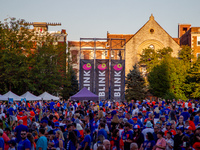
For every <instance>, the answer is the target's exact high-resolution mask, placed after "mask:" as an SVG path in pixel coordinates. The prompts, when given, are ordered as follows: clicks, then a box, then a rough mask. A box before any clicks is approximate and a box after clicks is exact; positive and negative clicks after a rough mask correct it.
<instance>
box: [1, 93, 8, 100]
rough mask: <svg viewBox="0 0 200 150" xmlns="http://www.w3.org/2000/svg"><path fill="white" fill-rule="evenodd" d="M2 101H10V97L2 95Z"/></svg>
mask: <svg viewBox="0 0 200 150" xmlns="http://www.w3.org/2000/svg"><path fill="white" fill-rule="evenodd" d="M0 101H8V97H6V96H3V95H1V94H0Z"/></svg>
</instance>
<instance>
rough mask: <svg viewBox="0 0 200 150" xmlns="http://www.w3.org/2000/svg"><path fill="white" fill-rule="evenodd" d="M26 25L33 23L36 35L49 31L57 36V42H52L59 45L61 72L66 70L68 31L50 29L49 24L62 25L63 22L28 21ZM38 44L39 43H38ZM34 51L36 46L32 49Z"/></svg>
mask: <svg viewBox="0 0 200 150" xmlns="http://www.w3.org/2000/svg"><path fill="white" fill-rule="evenodd" d="M25 24H26V25H32V26H33V29H30V30H31V31H33V32H34V34H35V35H39V36H41V37H42V36H46V35H47V33H48V34H49V35H51V36H52V37H54V38H56V40H55V42H53V43H52V44H54V45H58V46H59V62H58V63H59V65H60V66H61V68H62V69H61V70H60V72H61V73H64V72H66V41H67V33H66V30H65V29H62V30H61V31H49V30H48V27H49V26H60V25H61V23H47V22H26V23H25ZM36 44H37V43H36ZM32 51H34V48H33V49H32Z"/></svg>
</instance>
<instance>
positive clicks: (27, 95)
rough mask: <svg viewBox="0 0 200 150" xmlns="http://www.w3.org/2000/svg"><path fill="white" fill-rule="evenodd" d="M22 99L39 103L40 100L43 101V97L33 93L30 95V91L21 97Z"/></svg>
mask: <svg viewBox="0 0 200 150" xmlns="http://www.w3.org/2000/svg"><path fill="white" fill-rule="evenodd" d="M21 97H23V98H25V99H26V100H27V101H38V100H42V98H41V97H38V96H35V95H33V94H32V93H30V92H29V91H27V92H26V93H24V94H23V95H21Z"/></svg>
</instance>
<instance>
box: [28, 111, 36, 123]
mask: <svg viewBox="0 0 200 150" xmlns="http://www.w3.org/2000/svg"><path fill="white" fill-rule="evenodd" d="M29 113H30V120H31V121H32V119H33V117H35V113H34V111H33V110H31V111H30V112H29Z"/></svg>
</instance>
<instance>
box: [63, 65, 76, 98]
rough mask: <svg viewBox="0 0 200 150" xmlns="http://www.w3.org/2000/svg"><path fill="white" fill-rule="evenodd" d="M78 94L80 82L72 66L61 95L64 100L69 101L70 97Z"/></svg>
mask: <svg viewBox="0 0 200 150" xmlns="http://www.w3.org/2000/svg"><path fill="white" fill-rule="evenodd" d="M77 92H78V80H77V77H76V73H75V71H74V70H73V69H72V67H71V66H70V67H69V69H68V72H67V78H66V79H65V84H64V86H63V90H62V92H61V95H62V97H63V98H64V99H68V98H69V97H70V96H72V95H74V94H76V93H77Z"/></svg>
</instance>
